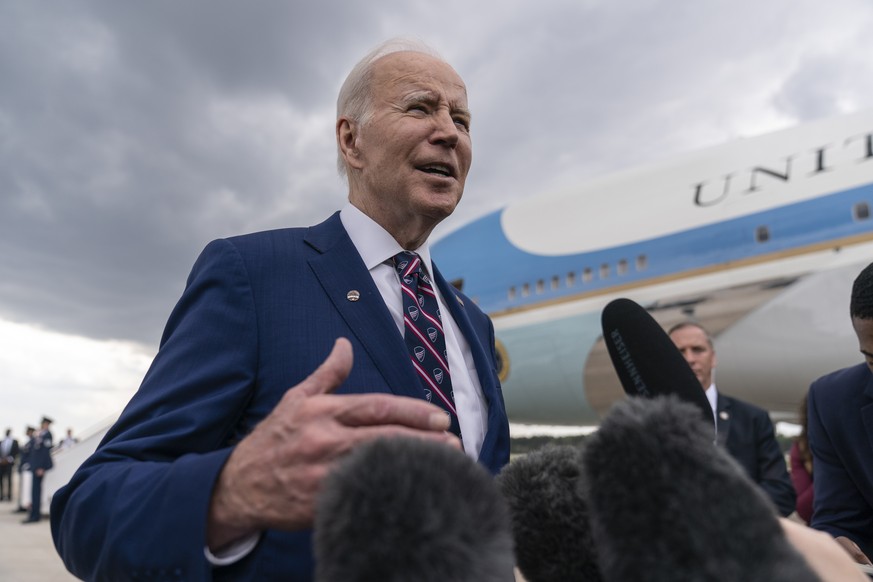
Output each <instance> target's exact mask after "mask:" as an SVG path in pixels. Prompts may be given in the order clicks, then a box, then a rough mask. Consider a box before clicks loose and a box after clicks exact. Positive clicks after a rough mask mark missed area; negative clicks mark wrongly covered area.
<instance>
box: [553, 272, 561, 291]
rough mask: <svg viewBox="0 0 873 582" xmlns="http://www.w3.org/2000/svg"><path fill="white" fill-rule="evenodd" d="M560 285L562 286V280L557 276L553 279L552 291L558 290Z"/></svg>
mask: <svg viewBox="0 0 873 582" xmlns="http://www.w3.org/2000/svg"><path fill="white" fill-rule="evenodd" d="M560 284H561V278H560V277H558V276H557V275H555V276H554V277H552V290H553V291H554V290H555V289H557V288H558V285H560Z"/></svg>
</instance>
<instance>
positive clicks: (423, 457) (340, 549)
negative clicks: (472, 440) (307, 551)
mask: <svg viewBox="0 0 873 582" xmlns="http://www.w3.org/2000/svg"><path fill="white" fill-rule="evenodd" d="M314 554H315V560H316V563H315V580H316V581H317V582H369V581H372V580H379V581H380V582H409V581H410V580H415V581H417V582H446V581H448V580H452V581H460V582H483V581H484V582H506V581H507V580H513V578H514V573H513V570H514V562H515V560H514V558H513V548H512V529H511V525H510V520H509V509H508V508H507V505H506V501H505V500H504V498H503V496H502V495H501V494H500V490H499V488H498V487H497V484H496V483H495V481H494V478H493V476H492V475H491V474H490V473H489V472H488V471H487V470H486V469H485V468H484V467H482V466H481V465H479V464H478V463H476V462H475V461H474V460H473V459H471V458H470V457H468V456H467V455H465V454H464V453H463V452H461V451H459V450H457V449H454V448H452V447H449V446H448V445H445V444H442V443H435V442H432V441H426V440H423V439H414V438H408V437H395V438H390V439H389V438H383V439H377V440H375V441H372V442H370V443H366V444H364V445H361V446H359V447H357V448H356V449H354V450H353V451H352V452H351V453H349V455H348V456H347V457H346V458H345V459H343V460H342V461H341V462H340V463H338V464H337V466H336V467H334V469H333V470H332V471H331V472H330V473H329V474H328V475H327V477H326V478H325V479H324V481H323V483H322V490H321V492H320V493H319V496H318V499H317V501H316V514H315V528H314Z"/></svg>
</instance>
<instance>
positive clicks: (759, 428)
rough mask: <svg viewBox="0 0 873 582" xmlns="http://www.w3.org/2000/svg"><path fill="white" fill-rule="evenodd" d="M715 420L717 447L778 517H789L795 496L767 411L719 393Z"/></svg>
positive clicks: (792, 509)
mask: <svg viewBox="0 0 873 582" xmlns="http://www.w3.org/2000/svg"><path fill="white" fill-rule="evenodd" d="M716 418H717V424H718V431H717V434H718V437H717V439H718V442H719V444H721V445H722V446H724V447H725V448H727V450H728V452H729V453H730V454H731V456H732V457H733V458H734V459H736V460H737V461H739V463H740V465H742V466H743V468H744V469H745V470H746V473H747V474H748V475H749V477H751V478H752V480H753V481H754V482H755V483H757V484H758V485H759V486H760V487H761V489H763V490H764V492H765V493H767V495H768V496H769V497H770V499H771V500H772V501H773V503H774V504H775V505H776V509H777V510H778V511H779V514H780V515H782V516H786V515H789V514H791V513H792V512H793V511H794V505H795V500H796V493H795V491H794V485H793V484H792V483H791V477H790V476H789V475H788V466H787V465H786V463H785V456H784V455H783V454H782V449H780V448H779V442H778V441H777V440H776V434H775V432H774V430H773V422H772V421H771V420H770V415H769V414H767V411H766V410H764V409H763V408H759V407H757V406H754V405H752V404H749V403H748V402H743V401H742V400H737V399H736V398H731V397H730V396H725V395H724V394H722V393H721V392H719V393H718V400H717V402H716Z"/></svg>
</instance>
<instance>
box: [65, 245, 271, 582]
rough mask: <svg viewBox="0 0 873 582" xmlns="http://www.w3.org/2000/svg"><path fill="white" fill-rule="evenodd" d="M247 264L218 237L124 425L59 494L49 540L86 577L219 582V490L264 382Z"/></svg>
mask: <svg viewBox="0 0 873 582" xmlns="http://www.w3.org/2000/svg"><path fill="white" fill-rule="evenodd" d="M256 362H257V330H256V319H255V314H254V306H253V300H252V295H251V289H250V286H249V283H248V278H247V274H246V271H245V267H244V263H243V261H242V259H241V258H240V256H239V254H238V253H237V252H236V250H235V248H234V247H233V246H232V245H231V244H230V243H228V242H227V241H215V242H213V243H211V244H210V245H209V246H207V247H206V249H205V250H204V251H203V253H202V254H201V256H200V258H199V259H198V261H197V262H196V264H195V265H194V268H193V270H192V272H191V275H190V277H189V279H188V284H187V286H186V288H185V291H184V293H183V295H182V297H181V299H180V300H179V303H178V304H177V305H176V308H175V309H174V310H173V313H172V314H171V316H170V319H169V321H168V323H167V326H166V329H165V331H164V335H163V337H162V339H161V347H160V350H159V352H158V354H157V356H156V357H155V360H154V362H153V363H152V366H151V368H150V369H149V371H148V373H147V374H146V376H145V379H144V380H143V383H142V385H141V386H140V389H139V390H138V392H137V393H136V394H135V396H134V397H133V399H132V400H131V402H130V403H129V404H128V406H127V408H126V409H125V410H124V412H123V413H122V414H121V417H120V418H119V420H118V422H117V423H116V424H115V426H113V427H112V429H111V430H110V431H109V433H108V434H107V436H106V438H105V439H104V441H103V442H102V443H101V444H100V446H99V447H98V449H97V451H96V452H95V453H94V455H93V456H92V457H91V458H90V459H88V460H87V461H86V462H85V463H84V464H83V465H82V467H81V468H80V469H79V470H78V471H77V472H76V474H75V475H74V476H73V478H72V479H71V481H70V483H69V484H68V485H67V486H66V487H64V488H62V489H61V490H60V491H59V492H58V493H57V494H56V495H55V497H54V498H53V500H52V507H51V525H52V535H53V538H54V542H55V546H56V548H57V550H58V552H59V553H60V555H61V557H62V558H63V560H64V562H65V564H66V566H67V568H68V569H69V570H70V571H71V572H73V573H74V574H76V575H77V576H79V577H81V578H83V579H87V580H116V581H118V580H133V579H136V580H149V579H187V580H209V579H211V567H210V565H209V564H208V562H207V560H206V558H205V555H204V552H203V548H204V547H205V543H206V517H207V511H208V508H209V501H210V496H211V492H212V487H213V485H214V483H215V480H216V478H217V475H218V474H219V472H220V471H221V468H222V467H223V465H224V463H225V461H226V460H227V457H228V456H229V454H230V452H231V447H230V443H231V442H232V439H233V437H234V428H235V426H236V424H237V422H238V420H239V417H240V414H241V412H240V411H242V410H244V409H245V404H246V402H247V401H248V399H249V398H250V395H251V393H252V391H253V386H254V382H255V379H256Z"/></svg>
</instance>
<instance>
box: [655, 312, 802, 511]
mask: <svg viewBox="0 0 873 582" xmlns="http://www.w3.org/2000/svg"><path fill="white" fill-rule="evenodd" d="M668 333H669V335H670V339H672V340H673V343H674V344H676V347H677V348H678V349H679V351H680V352H681V353H682V355H683V356H684V357H685V361H686V362H688V365H689V366H691V370H692V371H693V372H694V375H695V376H697V379H698V380H699V381H700V385H701V387H702V388H703V390H704V391H705V392H706V397H707V399H708V400H709V404H710V406H712V414H713V419H714V422H715V426H716V439H717V441H718V443H719V445H721V446H723V447H725V448H726V449H727V450H728V452H729V453H730V454H731V456H732V457H733V458H734V459H736V460H737V461H738V462H739V463H740V464H741V465H742V466H743V468H745V470H746V473H748V475H749V477H751V478H752V480H753V481H754V482H755V483H757V484H758V485H759V486H760V487H761V488H762V489H763V490H764V491H765V492H766V493H767V495H769V496H770V499H771V500H772V501H773V503H774V504H775V505H776V508H777V510H778V511H779V514H780V515H782V516H783V517H784V516H787V515H790V514H791V513H792V512H793V511H794V502H795V501H796V494H795V492H794V486H793V485H792V484H791V478H790V477H789V475H788V468H787V465H786V464H785V457H784V456H783V454H782V450H781V449H780V448H779V443H778V442H777V441H776V434H775V431H774V429H773V422H772V421H771V420H770V415H769V414H767V411H766V410H764V409H762V408H758V407H757V406H754V405H752V404H749V403H748V402H743V401H742V400H739V399H737V398H732V397H730V396H727V395H725V394H722V393H721V392H719V391H718V390H717V389H716V387H715V378H714V371H715V367H716V365H717V364H718V359H717V357H716V355H715V346H714V345H713V343H712V338H711V337H710V335H709V333H708V332H707V331H706V330H705V329H704V328H703V327H701V326H700V325H698V324H696V323H692V322H684V323H680V324H678V325H675V326H673V327H672V328H671V329H670V331H669V332H668Z"/></svg>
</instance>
